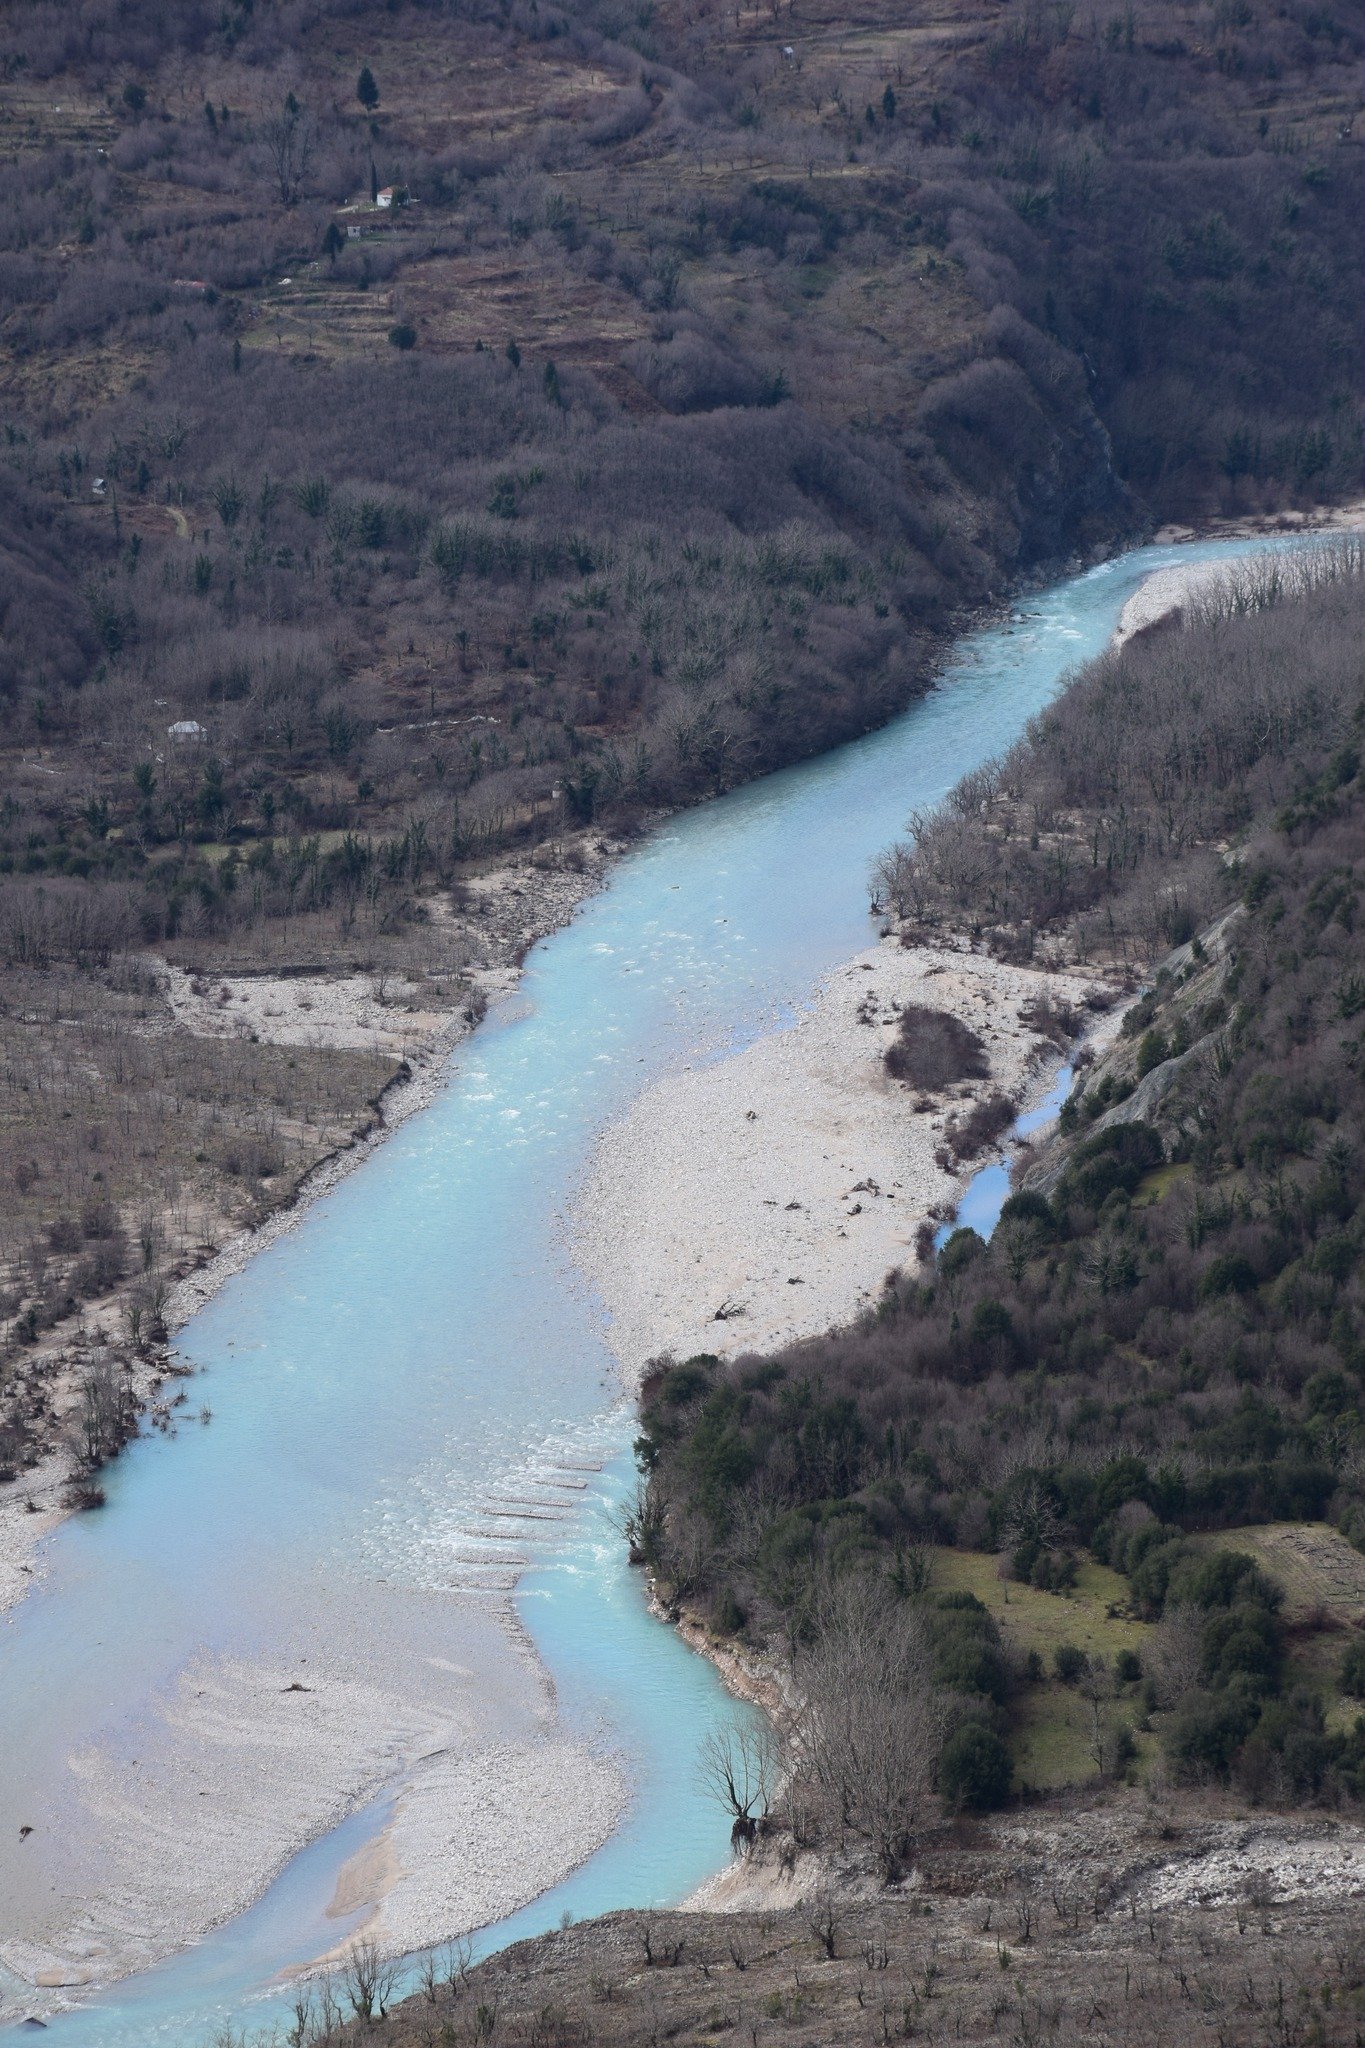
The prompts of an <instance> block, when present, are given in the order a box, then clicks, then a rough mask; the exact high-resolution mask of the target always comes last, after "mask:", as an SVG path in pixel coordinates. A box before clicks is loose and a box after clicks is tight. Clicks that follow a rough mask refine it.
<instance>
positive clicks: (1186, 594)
mask: <svg viewBox="0 0 1365 2048" xmlns="http://www.w3.org/2000/svg"><path fill="white" fill-rule="evenodd" d="M1362 529H1365V504H1355V505H1340V506H1336V507H1334V508H1332V509H1331V510H1330V511H1317V512H1310V513H1302V514H1298V513H1287V514H1285V515H1284V516H1283V517H1281V518H1276V519H1274V520H1265V521H1262V522H1257V521H1255V520H1250V521H1246V522H1244V523H1241V524H1238V523H1232V522H1229V523H1226V524H1225V525H1222V526H1219V525H1215V526H1212V527H1207V528H1203V529H1200V530H1199V531H1198V532H1196V530H1195V529H1194V528H1192V527H1190V528H1186V527H1178V528H1176V527H1173V528H1168V529H1166V530H1164V531H1163V532H1162V533H1160V534H1158V535H1157V539H1158V540H1159V541H1160V540H1175V541H1185V540H1188V541H1194V540H1196V539H1200V538H1202V539H1205V540H1210V539H1214V540H1217V539H1228V540H1235V539H1246V540H1250V539H1252V538H1254V537H1256V536H1258V535H1262V534H1269V533H1286V534H1288V533H1316V534H1320V535H1321V537H1322V539H1323V541H1324V542H1330V541H1331V539H1332V536H1333V535H1334V534H1347V533H1359V532H1360V531H1361V530H1362ZM1273 560H1274V557H1271V556H1261V555H1237V556H1228V557H1227V558H1226V559H1224V560H1223V561H1219V562H1173V563H1171V565H1170V566H1169V567H1168V568H1165V569H1155V570H1153V572H1152V574H1151V575H1150V576H1148V577H1147V578H1146V579H1145V581H1144V582H1142V583H1141V584H1140V585H1139V586H1138V588H1137V589H1136V590H1135V591H1134V592H1133V595H1132V596H1131V597H1130V598H1129V600H1128V602H1127V604H1126V605H1125V606H1124V607H1123V610H1122V612H1121V613H1120V614H1119V622H1118V625H1117V626H1116V627H1115V629H1114V645H1115V646H1116V647H1122V645H1123V644H1124V642H1125V641H1126V640H1131V639H1132V637H1133V635H1134V634H1135V633H1141V632H1145V631H1146V630H1147V629H1148V628H1149V627H1151V626H1155V625H1157V624H1158V623H1159V621H1161V620H1162V619H1169V618H1172V617H1174V616H1175V615H1176V614H1178V613H1180V612H1183V611H1184V610H1186V609H1187V608H1188V607H1190V606H1195V607H1197V606H1198V604H1199V602H1200V600H1201V599H1206V598H1209V597H1214V596H1216V595H1217V593H1218V591H1219V590H1220V589H1223V588H1226V587H1227V586H1228V585H1229V584H1231V583H1235V582H1236V581H1237V579H1238V578H1239V577H1241V576H1244V575H1245V574H1246V572H1247V569H1248V566H1249V565H1254V564H1255V563H1257V562H1258V561H1260V562H1265V563H1266V564H1267V565H1269V564H1270V563H1271V562H1272V561H1273ZM1280 566H1283V564H1281V565H1280Z"/></svg>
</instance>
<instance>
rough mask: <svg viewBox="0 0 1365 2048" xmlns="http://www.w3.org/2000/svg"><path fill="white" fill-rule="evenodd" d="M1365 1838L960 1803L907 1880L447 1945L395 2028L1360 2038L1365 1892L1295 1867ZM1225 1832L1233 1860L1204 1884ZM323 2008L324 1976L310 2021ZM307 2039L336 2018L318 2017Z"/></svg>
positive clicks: (877, 2039)
mask: <svg viewBox="0 0 1365 2048" xmlns="http://www.w3.org/2000/svg"><path fill="white" fill-rule="evenodd" d="M1354 1840H1355V1838H1354V1837H1352V1836H1349V1835H1347V1836H1345V1838H1344V1839H1341V1840H1340V1841H1339V1842H1334V1841H1333V1840H1332V1838H1331V1837H1330V1836H1328V1837H1324V1836H1322V1835H1321V1834H1315V1833H1312V1832H1308V1831H1298V1830H1295V1829H1293V1828H1292V1827H1284V1828H1280V1829H1277V1828H1275V1827H1274V1826H1273V1825H1270V1826H1267V1827H1265V1828H1264V1829H1248V1828H1246V1827H1238V1826H1234V1825H1232V1824H1231V1823H1229V1822H1227V1821H1223V1822H1218V1821H1216V1820H1213V1819H1212V1818H1209V1817H1205V1816H1202V1815H1196V1814H1191V1815H1189V1816H1187V1817H1186V1818H1185V1820H1184V1821H1183V1822H1181V1823H1179V1824H1177V1823H1175V1822H1173V1821H1172V1819H1171V1817H1170V1815H1169V1814H1166V1813H1162V1812H1161V1811H1160V1810H1155V1811H1152V1812H1150V1813H1148V1814H1147V1815H1145V1816H1144V1815H1143V1814H1141V1813H1140V1812H1137V1811H1134V1810H1133V1809H1132V1808H1131V1807H1130V1808H1123V1807H1119V1808H1114V1807H1110V1808H1108V1809H1106V1810H1102V1811H1100V1812H1094V1813H1087V1812H1085V1811H1083V1810H1082V1811H1077V1812H1074V1813H1072V1812H1066V1813H1064V1814H1063V1815H1061V1816H1048V1817H1047V1818H1046V1819H1045V1820H1043V1821H1041V1822H1040V1823H1039V1825H1037V1826H1036V1827H1035V1828H1034V1829H1033V1830H1032V1831H1031V1836H1030V1838H1029V1839H1025V1838H1024V1836H1023V1835H1022V1833H1020V1832H1017V1831H1015V1830H1006V1831H995V1832H993V1831H992V1830H991V1829H989V1828H986V1827H982V1826H978V1825H961V1824H959V1826H958V1827H957V1828H956V1829H954V1830H944V1831H942V1832H940V1833H938V1834H937V1835H936V1836H935V1837H934V1838H932V1839H931V1840H929V1841H927V1842H925V1843H924V1844H923V1845H922V1850H921V1855H920V1858H919V1860H918V1865H917V1872H916V1881H915V1884H914V1887H913V1888H907V1889H905V1890H903V1891H899V1892H896V1893H892V1894H889V1895H887V1896H885V1897H883V1898H881V1899H878V1900H875V1901H873V1900H868V1899H867V1898H865V1897H864V1898H858V1897H856V1896H855V1897H851V1898H840V1897H839V1896H838V1895H837V1894H831V1893H829V1892H827V1891H820V1890H817V1891H815V1892H813V1893H811V1894H810V1895H809V1896H808V1898H807V1899H806V1901H805V1903H804V1904H798V1903H794V1902H792V1903H788V1902H787V1900H788V1896H789V1893H790V1890H791V1889H793V1887H791V1886H790V1885H789V1884H788V1883H786V1882H785V1881H784V1880H782V1879H781V1878H780V1877H778V1876H777V1874H776V1873H775V1872H773V1873H772V1876H773V1880H774V1882H773V1885H772V1904H771V1906H769V1907H767V1908H765V1909H750V1910H747V1911H740V1912H729V1913H724V1914H707V1913H687V1912H675V1913H654V1914H646V1913H639V1912H632V1913H613V1914H611V1915H609V1916H607V1917H606V1918H605V1919H601V1920H594V1921H591V1922H588V1923H587V1924H585V1925H583V1926H579V1927H568V1928H565V1929H563V1930H561V1931H560V1932H558V1933H553V1934H547V1935H543V1936H542V1937H540V1939H538V1940H536V1941H526V1942H519V1943H518V1944H517V1945H516V1946H515V1947H513V1948H510V1949H508V1950H506V1951H505V1952H504V1953H503V1954H501V1955H498V1956H495V1957H493V1958H491V1959H490V1960H489V1961H487V1962H484V1963H481V1964H479V1965H478V1966H477V1968H474V1969H472V1970H471V1969H469V1968H468V1967H467V1964H466V1966H465V1967H464V1968H463V1969H461V1968H459V1967H452V1968H448V1969H447V1968H445V1967H443V1966H442V1965H441V1964H440V1962H439V1960H438V1965H437V1967H436V1969H434V1970H433V1971H432V1973H431V1977H430V1982H429V1985H428V1988H427V1989H426V1990H425V1991H423V1992H421V1993H419V1994H418V1995H417V1996H415V1997H411V1998H409V1999H408V2000H407V2002H406V2003H404V2004H403V2005H400V2006H398V2007H396V2008H395V2009H394V2010H393V2011H392V2012H391V2013H390V2015H389V2018H388V2020H387V2022H386V2024H385V2026H384V2029H383V2034H382V2038H383V2039H384V2040H386V2041H390V2042H393V2043H394V2044H395V2048H436V2044H437V2043H442V2042H444V2043H450V2044H459V2048H463V2044H465V2043H474V2042H480V2041H482V2042H488V2043H490V2044H492V2048H530V2044H531V2043H536V2044H539V2048H579V2044H582V2043H586V2042H589V2041H592V2042H599V2043H602V2044H607V2048H626V2044H630V2048H640V2044H652V2043H659V2042H664V2041H670V2040H673V2041H698V2040H715V2039H721V2040H725V2041H733V2042H736V2043H742V2044H743V2048H754V2044H758V2048H762V2044H763V2043H765V2042H766V2043H768V2044H770V2048H773V2044H778V2043H781V2044H783V2048H825V2044H827V2043H830V2042H835V2041H837V2042H840V2043H858V2044H861V2043H867V2044H869V2048H871V2044H878V2043H881V2044H889V2043H893V2042H897V2041H942V2040H968V2041H973V2042H981V2043H983V2044H985V2048H1026V2044H1037V2048H1042V2044H1055V2048H1080V2044H1082V2043H1086V2042H1100V2043H1108V2044H1113V2048H1146V2044H1149V2043H1152V2042H1161V2043H1163V2044H1168V2048H1193V2044H1196V2043H1198V2044H1217V2043H1228V2044H1231V2043H1233V2042H1236V2043H1238V2044H1239V2048H1293V2044H1301V2048H1308V2044H1310V2043H1317V2044H1319V2048H1338V2044H1340V2048H1350V2044H1353V2043H1354V2042H1355V2040H1356V2038H1357V2034H1358V2030H1359V2027H1360V2024H1361V2010H1362V2004H1361V2002H1362V1997H1365V1959H1363V1958H1362V1954H1361V1946H1360V1928H1359V1898H1358V1896H1357V1895H1354V1894H1353V1893H1352V1894H1349V1895H1348V1894H1347V1893H1346V1892H1339V1891H1336V1890H1335V1889H1333V1888H1331V1887H1329V1886H1323V1887H1320V1888H1319V1889H1318V1890H1317V1891H1316V1892H1315V1894H1314V1895H1313V1896H1311V1897H1304V1896H1303V1895H1302V1891H1301V1888H1300V1887H1299V1886H1298V1885H1296V1883H1295V1881H1294V1879H1293V1877H1292V1876H1291V1874H1290V1873H1291V1872H1293V1871H1294V1868H1295V1863H1296V1859H1297V1858H1298V1857H1300V1856H1306V1857H1307V1858H1309V1859H1311V1858H1313V1857H1314V1856H1315V1855H1318V1856H1320V1855H1322V1853H1323V1852H1324V1851H1325V1852H1326V1855H1327V1857H1328V1858H1329V1859H1330V1858H1331V1856H1332V1855H1333V1852H1334V1850H1335V1851H1336V1852H1337V1853H1347V1854H1349V1853H1350V1850H1351V1847H1352V1846H1353V1844H1354ZM1220 1851H1221V1853H1222V1854H1223V1856H1225V1857H1226V1858H1227V1860H1228V1862H1229V1863H1231V1862H1233V1861H1234V1860H1235V1861H1237V1862H1239V1863H1240V1865H1241V1876H1240V1878H1235V1879H1233V1880H1232V1881H1231V1882H1228V1881H1227V1880H1224V1882H1223V1883H1222V1884H1221V1885H1219V1884H1217V1883H1214V1884H1211V1885H1209V1886H1208V1887H1207V1892H1206V1895H1205V1896H1203V1897H1200V1896H1198V1895H1197V1892H1196V1887H1197V1886H1198V1884H1199V1881H1200V1872H1201V1869H1202V1868H1203V1867H1204V1865H1205V1862H1206V1859H1209V1858H1213V1859H1215V1860H1216V1859H1217V1857H1218V1855H1219V1853H1220ZM1185 1872H1188V1873H1189V1876H1188V1878H1187V1879H1185V1884H1184V1886H1183V1887H1182V1878H1183V1876H1184V1873H1185ZM1182 1891H1183V1895H1182ZM321 2007H322V1996H321V1994H319V1993H317V1992H315V1993H314V1995H313V2015H314V2019H315V2020H316V2019H317V2018H319V2017H320V2014H321ZM342 2009H343V2010H344V2007H343V2008H342ZM297 2038H299V2039H300V2040H301V2042H302V2043H304V2044H305V2048H321V2044H322V2043H324V2042H326V2041H329V2040H331V2039H333V2038H334V2036H333V2035H332V2034H331V2033H330V2032H327V2031H324V2030H323V2029H322V2028H321V2026H318V2025H314V2026H311V2027H310V2028H307V2029H305V2031H304V2032H303V2033H302V2034H301V2035H299V2036H298V2037H297ZM343 2038H344V2039H345V2040H347V2041H351V2040H354V2039H364V2038H365V2030H364V2029H362V2028H356V2029H354V2030H348V2031H347V2032H346V2034H345V2035H344V2036H343Z"/></svg>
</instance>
